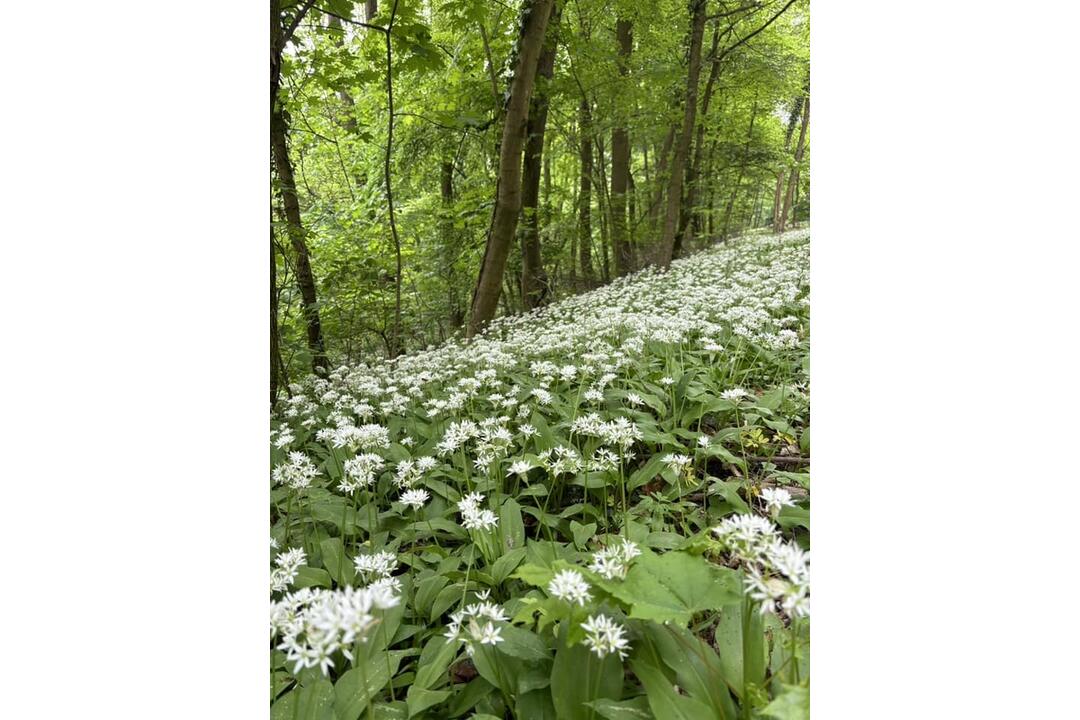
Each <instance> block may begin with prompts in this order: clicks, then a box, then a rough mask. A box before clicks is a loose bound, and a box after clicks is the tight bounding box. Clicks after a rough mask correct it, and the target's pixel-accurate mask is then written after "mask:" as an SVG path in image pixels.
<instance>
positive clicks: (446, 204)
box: [439, 160, 465, 329]
mask: <svg viewBox="0 0 1080 720" xmlns="http://www.w3.org/2000/svg"><path fill="white" fill-rule="evenodd" d="M439 175H440V177H439V196H440V198H441V199H442V213H441V216H440V220H439V225H440V229H441V233H440V234H441V235H442V251H443V253H444V255H443V277H444V278H446V290H447V298H446V299H447V307H449V308H450V326H451V327H452V328H455V329H456V328H459V327H461V326H462V325H463V324H464V323H465V309H464V308H463V307H462V306H461V303H460V302H459V301H458V284H457V278H456V277H455V274H456V273H455V271H454V260H455V259H456V255H455V252H454V251H455V250H456V249H457V244H458V243H457V238H456V237H455V235H456V233H455V232H454V218H453V216H452V215H451V212H452V211H453V206H454V163H453V161H452V160H443V161H442V163H441V167H440V171H439Z"/></svg>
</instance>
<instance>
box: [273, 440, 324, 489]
mask: <svg viewBox="0 0 1080 720" xmlns="http://www.w3.org/2000/svg"><path fill="white" fill-rule="evenodd" d="M318 474H319V469H318V468H317V467H315V463H313V462H312V461H311V458H309V457H308V456H307V455H305V454H304V453H302V452H300V451H299V450H294V451H293V452H291V453H289V461H288V462H285V463H282V464H280V465H278V466H277V467H275V468H274V470H273V473H272V476H273V479H274V482H275V483H277V484H278V485H288V486H289V487H291V488H292V489H294V490H300V489H302V488H306V487H308V486H309V485H311V481H312V480H313V479H314V478H315V477H316V476H317V475H318Z"/></svg>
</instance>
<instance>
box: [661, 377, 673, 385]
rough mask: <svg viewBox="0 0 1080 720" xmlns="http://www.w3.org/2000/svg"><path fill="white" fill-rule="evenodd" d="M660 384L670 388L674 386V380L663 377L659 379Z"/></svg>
mask: <svg viewBox="0 0 1080 720" xmlns="http://www.w3.org/2000/svg"><path fill="white" fill-rule="evenodd" d="M660 384H661V385H664V386H667V387H670V386H672V385H674V384H675V378H673V377H670V376H667V375H665V376H664V377H662V378H660Z"/></svg>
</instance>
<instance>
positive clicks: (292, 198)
mask: <svg viewBox="0 0 1080 720" xmlns="http://www.w3.org/2000/svg"><path fill="white" fill-rule="evenodd" d="M305 7H310V5H307V6H305ZM305 11H306V10H305ZM294 22H296V23H297V24H299V23H298V22H297V21H295V20H294ZM285 42H286V38H285V30H284V28H283V27H282V17H281V4H280V0H270V149H271V152H272V154H273V157H274V169H275V170H276V171H277V176H278V189H279V191H280V192H281V202H282V205H283V206H284V210H285V220H286V225H287V231H288V234H289V242H290V244H291V245H292V247H293V251H294V252H295V253H296V283H297V285H298V286H299V288H300V298H301V300H302V301H303V303H304V323H305V325H306V328H307V344H308V349H309V350H310V351H311V368H312V370H315V371H317V370H318V369H320V368H321V369H323V370H325V369H326V368H327V367H328V365H329V363H328V361H327V359H326V349H325V345H324V342H323V334H322V324H321V323H320V322H319V309H318V300H317V298H316V292H315V276H314V275H313V274H312V272H311V261H310V259H309V257H308V247H307V242H306V241H305V232H304V225H303V222H302V221H301V219H300V200H299V198H298V197H297V195H296V180H295V177H294V176H293V167H292V161H291V160H290V159H289V148H288V141H287V139H286V135H287V133H288V123H287V121H286V119H285V110H284V108H283V107H282V106H281V103H280V101H279V98H278V93H279V90H280V87H281V53H282V51H283V50H284V48H285Z"/></svg>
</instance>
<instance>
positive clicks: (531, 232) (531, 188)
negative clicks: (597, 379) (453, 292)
mask: <svg viewBox="0 0 1080 720" xmlns="http://www.w3.org/2000/svg"><path fill="white" fill-rule="evenodd" d="M560 15H561V9H560V7H559V4H558V2H555V3H554V5H553V7H552V9H551V18H550V19H549V20H548V28H547V33H546V38H545V40H544V47H543V50H542V51H541V52H540V58H539V60H537V66H536V74H537V77H538V78H542V80H538V83H537V88H536V90H535V91H534V92H533V97H532V103H531V107H530V108H529V119H528V122H527V123H526V125H525V134H526V138H527V139H526V141H525V162H524V167H523V169H522V174H521V209H522V219H523V222H522V225H521V229H520V231H519V233H518V234H519V235H520V238H521V299H522V304H523V305H524V307H525V309H526V310H532V309H534V308H538V307H540V306H541V305H543V304H544V303H545V302H547V299H548V296H549V286H548V277H547V273H546V272H544V262H543V256H542V254H541V251H540V216H539V212H538V210H539V208H538V206H539V199H540V174H541V170H542V169H543V171H544V172H546V173H547V175H546V178H547V180H548V181H549V182H550V165H549V164H548V163H546V158H543V153H544V134H545V131H546V129H547V114H548V88H547V85H548V82H549V81H550V80H551V77H552V75H553V74H554V70H555V51H556V49H557V46H558V27H559V17H560ZM542 160H544V161H545V162H544V164H543V165H542V162H541V161H542Z"/></svg>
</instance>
